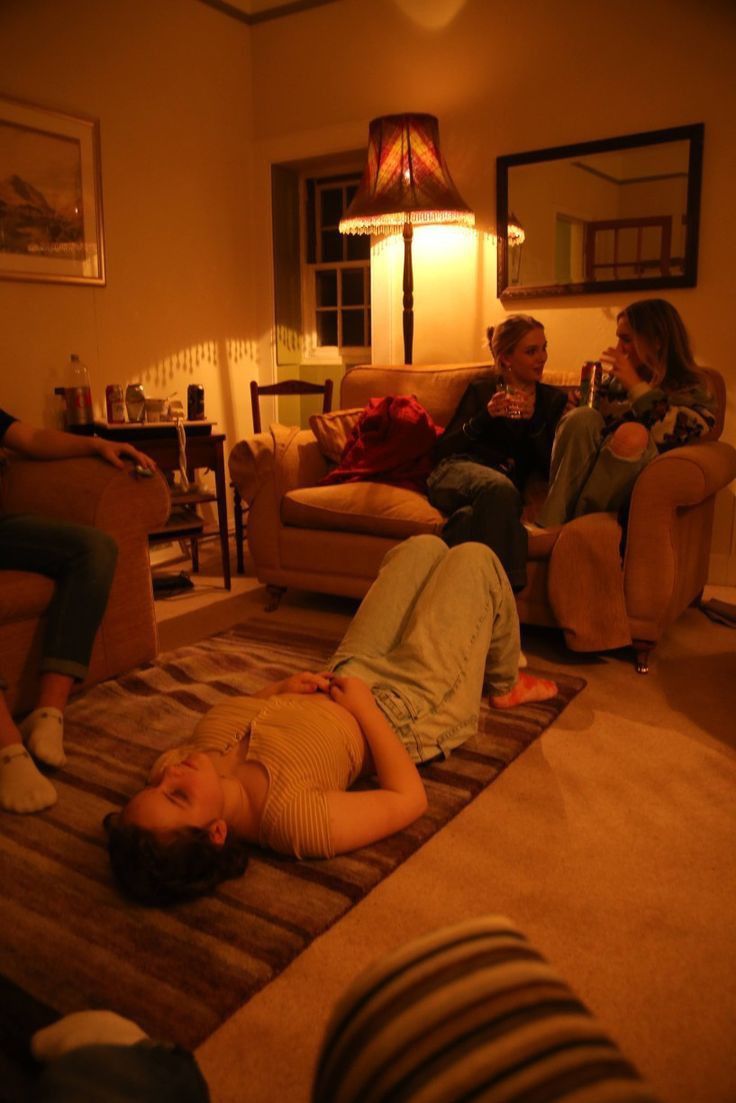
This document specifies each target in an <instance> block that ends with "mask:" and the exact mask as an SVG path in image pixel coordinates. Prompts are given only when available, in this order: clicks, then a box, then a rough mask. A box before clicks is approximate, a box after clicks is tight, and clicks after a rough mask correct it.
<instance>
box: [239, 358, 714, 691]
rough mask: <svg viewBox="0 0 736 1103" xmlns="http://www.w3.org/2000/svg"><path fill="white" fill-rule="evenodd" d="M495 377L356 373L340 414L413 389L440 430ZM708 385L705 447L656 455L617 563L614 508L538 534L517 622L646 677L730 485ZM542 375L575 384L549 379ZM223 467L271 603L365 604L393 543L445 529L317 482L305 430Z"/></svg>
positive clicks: (391, 494)
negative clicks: (621, 658)
mask: <svg viewBox="0 0 736 1103" xmlns="http://www.w3.org/2000/svg"><path fill="white" fill-rule="evenodd" d="M488 370H489V368H488V366H487V365H486V364H482V365H481V364H469V365H431V366H424V367H413V366H408V365H402V366H398V367H380V366H375V367H358V368H353V369H352V370H350V371H348V372H347V373H346V375H345V377H344V379H343V382H342V387H341V393H340V409H341V410H345V409H348V408H354V407H361V406H363V405H365V403H366V402H367V401H368V400H369V399H370V398H373V397H375V396H382V395H388V394H391V395H398V394H414V395H416V397H417V398H418V399H419V401H420V402H421V403H422V404H423V405H424V406H425V407H426V409H427V410H428V411H429V413H430V414H431V416H432V417H433V418H434V420H435V421H436V422H438V423H439V424H441V425H445V424H447V422H448V421H449V419H450V417H451V416H452V414H453V412H454V410H455V408H456V406H457V403H458V402H459V400H460V396H461V395H462V393H463V391H464V389H465V387H466V386H467V384H468V382H469V381H470V380H471V379H473V378H475V377H476V376H477V375H479V374H483V373H485V372H487V371H488ZM708 378H709V382H710V385H711V388H712V390H713V393H714V394H715V396H716V400H717V403H718V410H719V415H718V418H717V421H716V425H715V426H714V428H713V430H712V432H711V433H710V434H709V436H708V438H707V439H706V440H704V441H703V442H702V443H698V444H693V445H689V446H688V447H687V448H678V449H674V450H673V451H671V452H669V453H666V454H664V455H662V456H659V457H658V458H657V459H656V460H654V461H653V462H652V463H651V464H650V465H649V466H648V467H647V468H646V469H645V471H644V472H643V473H642V475H641V476H640V478H639V479H638V480H637V484H636V487H635V490H634V494H633V496H632V500H631V508H630V512H629V519H628V527H627V534H626V541H625V553H624V557H623V559H622V557H621V545H622V536H623V533H622V530H621V526H620V524H619V522H618V518H617V517H616V515H615V514H612V513H596V514H590V515H588V516H585V517H581V518H577V519H576V520H574V521H571V522H569V523H568V524H566V525H562V526H560V527H559V528H556V529H549V530H538V531H537V532H530V536H529V563H528V583H527V585H526V587H525V588H524V590H522V591H521V593H519V594H518V595H517V607H518V610H519V617H520V620H521V621H522V623H526V624H537V625H547V626H552V627H558V628H560V629H562V631H563V634H564V638H565V642H566V644H567V646H568V647H569V648H570V649H571V650H573V651H603V650H608V649H612V648H619V647H625V646H630V647H634V649H635V651H636V659H637V670H639V671H640V672H642V673H643V672H645V671H646V670H647V668H648V655H649V652H650V651H651V649H652V648H653V647H654V646H655V644H656V642H657V640H658V639H659V638H660V637H661V635H662V634H663V632H664V631H665V630H666V628H667V627H668V625H670V624H671V623H672V622H673V621H674V620H675V619H676V618H677V617H678V616H679V615H680V613H681V612H682V611H683V610H684V609H685V608H687V606H688V605H689V604H691V603H692V602H694V601H695V600H697V598H698V596H699V594H700V593H701V592H702V589H703V587H704V585H705V582H706V580H707V571H708V558H709V551H710V541H711V528H712V521H713V507H714V501H715V495H716V493H717V491H718V490H720V489H722V488H723V487H725V486H727V485H728V483H729V482H730V481H731V479H733V478H734V477H736V449H734V448H733V447H732V446H731V445H729V444H726V443H724V442H722V441H720V440H718V437H719V436H720V433H721V431H722V428H723V412H724V409H725V385H724V382H723V378H722V377H721V376H720V375H719V374H718V373H717V372H715V371H709V372H708ZM545 381H546V382H548V383H552V384H557V385H560V386H563V385H567V380H561V378H560V377H557V378H555V375H554V373H552V372H547V373H546V374H545ZM328 416H329V415H328ZM331 416H332V417H333V418H336V417H338V416H339V412H338V413H335V414H333V415H331ZM229 465H230V474H231V477H232V479H233V481H234V483H235V484H236V486H237V487H238V488H239V491H240V493H241V495H242V496H243V499H244V500H245V501H247V502H248V503H249V505H250V515H249V518H250V520H249V542H250V550H251V555H252V557H253V561H254V564H255V569H256V575H257V577H258V579H259V580H260V581H261V582H263V583H265V584H266V586H267V588H268V589H269V591H270V596H271V607H273V606H274V605H275V603H277V602H278V598H279V595H280V593H282V592H283V590H284V588H285V587H287V586H298V587H301V588H302V589H309V590H320V591H323V592H325V593H334V594H344V595H348V596H352V597H362V595H363V594H364V593H365V592H366V591H367V589H368V587H369V586H370V584H371V582H372V580H373V579H374V578H375V576H376V574H377V572H378V568H379V566H380V563H381V560H382V558H383V556H384V554H385V552H386V551H387V550H388V549H389V548H390V547H392V546H393V545H394V544H396V543H397V542H398V541H399V540H402V539H404V538H406V537H407V536H410V535H412V534H413V533H418V532H439V531H440V530H441V528H442V525H443V522H444V518H443V517H442V515H441V514H440V513H438V512H437V510H435V509H433V508H432V506H430V504H429V502H428V500H427V499H426V498H425V497H424V496H423V495H421V494H418V493H416V492H414V491H410V490H403V489H399V488H397V487H392V486H387V485H384V484H380V483H348V484H343V485H340V486H319V485H318V483H319V481H320V479H321V478H322V476H323V475H324V474H326V472H327V471H328V469H329V460H328V458H327V457H326V456H325V455H324V454H323V453H322V451H321V450H320V446H319V444H318V441H317V438H316V436H315V434H314V433H313V432H312V431H311V430H298V429H296V428H287V427H285V426H281V425H272V426H271V427H270V429H269V430H268V431H267V432H263V433H258V434H256V435H255V436H253V437H252V438H250V439H248V440H245V441H240V442H239V443H238V444H237V445H236V446H235V448H234V449H233V451H232V452H231V454H230V458H229Z"/></svg>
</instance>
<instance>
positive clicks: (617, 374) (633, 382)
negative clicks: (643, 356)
mask: <svg viewBox="0 0 736 1103" xmlns="http://www.w3.org/2000/svg"><path fill="white" fill-rule="evenodd" d="M601 360H602V361H603V363H604V364H608V366H609V367H610V369H611V374H612V375H613V378H614V379H616V380H618V382H619V383H620V384H621V386H622V387H625V388H626V390H627V391H631V390H632V389H633V388H634V387H636V386H638V385H639V384H640V383H641V382H642V378H641V376H640V375H639V372H638V371H637V369H636V365H635V364H634V362H633V361H632V359H631V357H630V356H629V355H628V353H626V352H624V351H623V350H622V349H619V348H608V349H604V351H603V352H602V353H601Z"/></svg>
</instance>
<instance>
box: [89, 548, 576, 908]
mask: <svg viewBox="0 0 736 1103" xmlns="http://www.w3.org/2000/svg"><path fill="white" fill-rule="evenodd" d="M486 660H488V669H487V670H486ZM518 660H519V621H518V617H517V614H516V606H515V604H514V598H513V595H512V593H511V589H510V586H509V583H508V580H507V578H506V574H505V572H504V570H503V568H502V567H501V564H500V562H499V560H498V559H497V558H496V556H495V554H494V553H493V552H492V551H491V550H490V549H489V548H486V547H485V546H483V545H481V544H476V543H468V544H462V545H459V546H458V547H456V548H451V549H448V548H447V546H446V545H445V544H444V543H443V541H442V540H440V539H439V537H437V536H415V537H413V538H411V539H409V540H407V541H405V542H404V543H402V544H399V545H398V546H397V547H396V548H393V549H392V550H391V551H390V552H389V553H388V555H387V556H386V558H385V559H384V562H383V565H382V567H381V570H380V572H379V575H378V578H377V579H376V581H375V582H374V583H373V585H372V586H371V589H370V590H369V591H368V593H367V594H366V596H365V598H364V600H363V602H362V604H361V606H360V608H359V609H358V611H357V613H356V615H355V617H354V619H353V621H352V623H351V625H350V627H349V628H348V631H347V633H346V634H345V637H344V638H343V640H342V642H341V643H340V645H339V647H338V649H337V651H336V652H335V654H334V655H333V657H332V659H331V661H330V663H329V668H328V670H326V671H324V672H322V673H311V674H310V673H302V674H294V675H292V676H291V677H290V678H286V679H284V680H283V681H281V682H276V683H275V684H273V685H269V686H265V687H264V688H263V689H261V690H260V691H259V692H258V693H255V694H253V695H252V696H250V697H240V698H234V699H231V700H229V701H226V702H224V703H222V704H219V705H215V707H214V708H212V709H211V710H210V712H209V713H207V715H206V716H204V717H203V718H202V720H201V721H200V722H199V724H198V725H197V728H196V729H195V731H194V734H193V736H192V737H191V739H190V740H189V741H188V742H187V743H185V744H184V745H183V746H179V747H176V748H174V749H172V750H170V751H167V752H166V753H165V754H164V755H162V756H161V757H160V758H159V759H158V761H157V762H156V763H155V765H154V767H153V769H152V771H151V774H150V778H149V784H148V785H147V786H146V788H145V789H143V790H141V792H139V793H138V794H137V795H136V796H134V797H133V798H132V800H130V801H129V803H128V804H127V805H126V806H125V808H124V809H123V810H122V812H120V813H110V815H108V816H107V817H106V820H105V826H106V827H107V829H108V834H109V844H110V859H111V862H112V866H113V872H114V873H115V876H116V878H117V880H118V882H119V884H120V886H121V888H122V889H123V891H124V892H125V893H126V894H127V895H129V896H131V897H133V898H134V899H136V900H138V901H139V902H141V903H147V904H167V903H173V902H174V901H176V900H183V899H188V898H191V897H193V896H198V895H200V894H202V893H204V892H208V891H210V890H212V889H213V888H214V887H215V886H216V885H217V884H218V883H219V882H220V881H223V880H225V879H227V878H229V877H235V876H237V875H238V874H240V873H242V872H243V870H244V869H245V866H246V864H247V855H248V851H249V849H250V847H251V846H252V845H258V846H262V847H267V848H269V849H271V850H274V851H277V852H278V853H280V854H289V855H294V856H296V857H297V858H329V857H332V856H333V855H335V854H341V853H344V852H345V851H349V850H355V849H356V848H357V847H361V846H365V845H367V844H368V843H372V842H375V841H376V840H378V839H382V838H384V837H385V836H387V835H392V834H394V832H396V831H401V830H402V828H404V827H406V826H407V825H408V824H410V823H412V822H413V821H414V820H416V819H417V818H418V817H419V816H421V815H422V813H423V812H424V810H425V808H426V806H427V798H426V794H425V791H424V785H423V784H422V779H421V777H420V775H419V773H418V772H417V768H416V765H415V763H422V762H427V761H429V760H430V759H433V758H436V757H437V756H438V755H447V754H449V753H450V751H452V750H453V748H454V747H457V746H458V745H459V744H460V743H462V742H464V740H466V739H468V738H469V737H470V736H471V735H473V734H474V733H475V732H476V731H477V728H478V713H479V706H480V700H481V696H482V692H483V680H484V674H485V676H486V677H487V678H488V680H489V683H490V691H491V696H490V704H491V705H492V706H493V707H495V708H500V709H506V708H512V707H514V706H515V705H519V704H522V703H523V702H527V701H541V700H546V699H547V698H549V697H553V696H555V694H556V692H557V687H556V685H555V683H554V682H552V681H548V680H545V679H541V678H534V677H532V676H531V675H529V674H526V673H522V674H519V670H518ZM397 736H398V738H397ZM370 775H375V777H376V778H377V782H378V787H377V788H374V789H367V790H364V791H359V792H347V790H348V789H349V788H350V786H351V785H352V784H353V783H354V782H356V781H357V780H358V778H360V777H364V776H370Z"/></svg>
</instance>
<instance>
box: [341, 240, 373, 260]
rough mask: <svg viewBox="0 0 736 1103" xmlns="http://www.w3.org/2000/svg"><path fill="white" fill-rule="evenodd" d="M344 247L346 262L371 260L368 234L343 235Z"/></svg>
mask: <svg viewBox="0 0 736 1103" xmlns="http://www.w3.org/2000/svg"><path fill="white" fill-rule="evenodd" d="M345 245H346V250H345V252H346V256H347V259H348V260H370V259H371V235H370V234H345Z"/></svg>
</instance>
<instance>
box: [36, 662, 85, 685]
mask: <svg viewBox="0 0 736 1103" xmlns="http://www.w3.org/2000/svg"><path fill="white" fill-rule="evenodd" d="M38 668H39V670H40V671H41V673H42V674H65V675H66V676H67V677H69V678H73V679H74V680H75V681H76V682H83V681H84V679H85V678H86V677H87V671H88V670H89V667H88V666H85V665H84V664H83V663H77V662H74V660H73V659H52V658H44V659H41V662H40V663H39V667H38Z"/></svg>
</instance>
